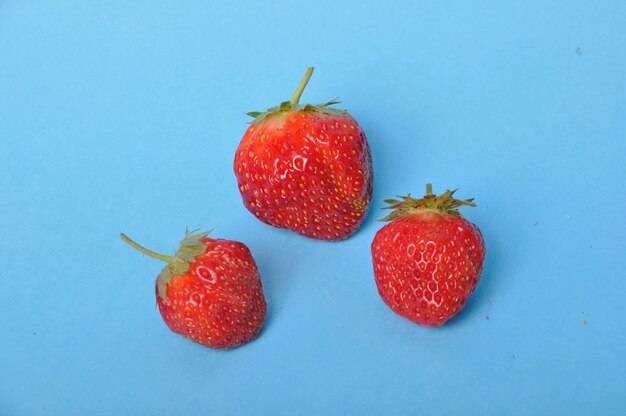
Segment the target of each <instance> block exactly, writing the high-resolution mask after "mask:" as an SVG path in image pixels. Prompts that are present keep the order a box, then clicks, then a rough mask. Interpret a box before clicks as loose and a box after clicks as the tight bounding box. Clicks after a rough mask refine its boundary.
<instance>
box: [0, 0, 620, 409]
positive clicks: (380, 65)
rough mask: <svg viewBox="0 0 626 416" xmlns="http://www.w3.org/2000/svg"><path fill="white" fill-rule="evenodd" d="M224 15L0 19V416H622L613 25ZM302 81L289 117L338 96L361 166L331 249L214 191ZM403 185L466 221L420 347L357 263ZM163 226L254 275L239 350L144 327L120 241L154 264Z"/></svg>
mask: <svg viewBox="0 0 626 416" xmlns="http://www.w3.org/2000/svg"><path fill="white" fill-rule="evenodd" d="M226 3H227V2H223V3H222V4H218V3H215V2H200V1H197V2H192V1H182V2H181V1H162V2H148V1H132V2H128V1H106V2H105V1H102V2H84V1H54V2H36V1H26V0H22V1H17V0H3V1H0V230H1V234H2V236H1V238H0V255H1V257H2V267H1V270H2V272H1V275H0V336H1V341H0V415H2V416H5V415H8V416H13V415H40V414H42V415H43V414H46V415H87V414H92V415H100V414H102V415H112V414H116V415H138V414H154V415H160V414H163V415H178V414H214V415H251V414H264V415H265V414H266V415H286V414H289V415H318V414H365V413H369V414H397V415H405V414H406V415H408V414H420V415H428V414H486V413H491V414H498V413H499V414H570V415H576V414H580V415H582V414H593V413H595V414H603V415H617V414H624V412H626V394H624V393H625V387H624V374H625V373H626V359H625V358H624V346H625V345H626V325H625V324H624V313H625V312H626V308H625V306H624V305H625V303H624V291H625V290H626V283H625V280H624V278H625V277H626V276H625V273H624V270H625V267H626V261H625V257H626V256H625V250H624V243H623V236H624V232H625V231H626V229H625V226H624V219H623V212H624V208H626V192H625V190H624V179H626V168H625V160H624V159H625V157H624V155H625V154H626V77H625V75H624V74H625V72H624V71H625V68H626V34H625V29H624V27H625V26H624V21H626V3H624V2H623V1H604V2H602V1H600V2H589V1H552V2H549V3H550V4H546V2H544V1H508V2H487V1H483V2H476V1H449V2H426V1H411V2H409V1H404V2H394V3H393V4H387V5H383V3H381V2H378V1H354V2H336V1H314V2H289V1H285V2H262V1H255V2H248V3H245V4H244V2H230V3H231V4H226ZM577 50H578V52H577ZM309 65H314V66H315V67H316V72H315V74H314V75H313V78H312V80H311V83H310V84H309V87H308V89H307V91H306V92H305V94H304V97H303V99H304V101H310V102H323V101H325V100H328V99H330V98H333V97H335V96H339V97H340V99H341V101H342V102H343V104H342V107H344V108H348V109H349V110H350V111H351V113H352V114H353V115H354V116H355V117H356V119H357V120H358V121H359V122H360V123H361V125H362V127H363V128H364V130H365V131H366V132H367V134H368V137H369V141H370V145H371V148H372V153H373V157H374V168H375V193H374V199H373V203H372V206H371V211H370V214H369V216H368V218H367V220H366V222H365V223H364V224H363V226H362V228H361V230H360V231H359V232H358V233H357V234H356V235H354V236H353V237H352V238H350V239H349V240H346V241H344V242H340V243H334V244H331V243H324V242H318V241H313V240H308V239H305V238H303V237H300V236H297V235H295V234H293V233H290V232H287V231H284V230H279V229H274V228H271V227H268V226H266V225H264V224H262V223H260V222H258V221H256V220H255V219H254V218H253V216H252V215H250V214H249V213H248V212H247V211H246V210H245V208H244V207H243V204H242V203H241V199H240V196H239V193H238V191H237V186H236V181H235V177H234V175H233V173H232V159H233V155H234V151H235V149H236V147H237V145H238V143H239V140H240V138H241V136H242V135H243V133H244V131H245V129H246V126H247V124H246V122H248V119H247V117H245V115H244V114H245V112H247V111H252V110H264V109H265V108H267V107H269V106H272V105H275V104H277V103H278V102H280V101H281V100H284V99H287V98H289V97H290V96H291V93H292V92H293V90H294V88H295V87H296V85H297V83H298V82H299V80H300V78H301V76H302V74H303V72H304V70H305V68H306V67H307V66H309ZM427 181H431V182H432V183H433V184H434V186H435V190H436V191H442V190H444V189H445V188H446V187H451V188H455V187H459V188H460V191H459V193H458V195H459V196H461V197H466V198H467V197H470V196H475V197H476V201H477V203H478V207H477V208H475V209H466V210H465V214H466V217H467V218H468V219H469V220H470V221H472V222H475V223H476V224H478V225H479V226H480V228H481V229H482V231H483V234H484V236H485V240H486V243H487V250H488V254H487V259H486V264H485V270H484V273H483V279H482V281H481V283H480V285H479V287H478V290H477V291H476V293H475V295H474V296H473V298H472V299H471V300H470V302H469V303H468V305H467V307H466V308H465V309H464V310H463V312H462V313H461V314H460V315H459V316H458V317H456V318H455V319H454V320H452V321H450V322H449V323H448V324H447V325H445V326H444V327H441V328H436V329H430V328H424V327H419V326H417V325H414V324H412V323H410V322H409V321H407V320H404V319H401V318H399V317H398V316H396V315H394V314H393V313H392V312H391V311H390V310H389V309H388V308H387V307H385V306H384V304H383V303H382V301H381V300H380V299H379V297H378V294H377V292H376V289H375V285H374V280H373V276H372V266H371V259H370V254H369V244H370V242H371V240H372V238H373V236H374V234H375V232H376V231H377V230H378V229H379V228H380V227H381V224H380V223H377V222H375V221H374V220H375V218H377V217H380V216H381V215H383V214H382V212H380V211H379V210H378V208H380V207H381V206H382V203H381V200H382V199H383V198H386V197H390V196H394V195H397V194H404V193H407V192H412V193H413V194H414V195H415V194H420V193H421V192H422V190H423V187H424V184H425V183H426V182H427ZM187 225H188V226H189V227H192V228H195V227H202V228H213V227H215V229H216V230H215V232H214V235H215V236H218V237H223V238H230V239H236V240H240V241H243V242H245V243H246V244H247V245H248V246H249V247H250V249H251V250H252V252H253V254H254V256H255V258H256V260H257V263H258V265H259V268H260V271H261V275H262V278H263V282H264V285H265V294H266V297H267V300H268V302H269V315H268V319H267V323H266V326H265V328H264V330H263V332H262V334H261V336H260V337H259V338H258V339H257V340H256V341H254V342H252V343H250V344H248V345H246V346H244V347H241V348H238V349H236V350H233V351H226V352H220V351H213V350H209V349H205V348H203V347H201V346H198V345H196V344H193V343H191V342H189V341H187V340H186V339H184V338H182V337H179V336H177V335H174V334H173V333H171V332H170V331H169V330H168V329H167V328H166V326H165V325H164V324H163V322H162V321H161V318H160V316H159V314H158V311H157V310H156V308H155V300H154V294H153V291H154V288H153V284H154V278H155V276H156V275H157V273H158V271H159V270H160V268H161V265H160V264H158V262H157V261H154V260H152V259H149V258H147V257H144V256H142V255H140V254H139V253H137V252H135V251H133V250H131V249H130V248H129V247H127V246H126V245H124V244H123V243H122V241H121V240H120V239H119V232H120V231H124V232H126V233H128V234H129V235H130V236H132V237H134V238H136V239H137V240H138V241H140V242H142V243H144V244H146V245H147V246H149V247H151V248H153V249H155V250H159V251H164V252H171V251H172V250H173V249H174V248H175V247H176V244H177V243H178V241H179V239H180V238H181V237H182V234H183V233H184V229H185V226H187ZM583 321H586V322H587V324H586V325H585V324H583Z"/></svg>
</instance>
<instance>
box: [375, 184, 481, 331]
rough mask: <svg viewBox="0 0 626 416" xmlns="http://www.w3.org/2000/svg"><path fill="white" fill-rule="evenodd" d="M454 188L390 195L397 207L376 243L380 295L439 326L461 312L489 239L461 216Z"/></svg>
mask: <svg viewBox="0 0 626 416" xmlns="http://www.w3.org/2000/svg"><path fill="white" fill-rule="evenodd" d="M453 194H454V191H446V192H445V193H443V194H441V195H439V196H435V195H433V194H432V187H431V185H430V184H428V185H427V186H426V195H425V196H424V198H422V199H413V198H411V196H410V195H409V196H405V197H401V198H403V200H402V201H398V200H395V199H388V200H386V201H385V202H387V203H388V204H390V206H389V207H387V208H389V209H393V210H394V211H393V212H392V213H391V214H389V215H388V216H387V217H385V218H383V221H391V222H390V223H389V224H387V225H385V226H384V227H383V228H381V229H380V230H378V232H377V233H376V236H375V237H374V241H372V260H373V263H374V276H375V278H376V286H377V287H378V293H379V294H380V297H381V298H382V299H383V301H384V302H385V303H386V304H387V305H388V306H389V307H390V308H391V309H392V310H393V311H394V312H396V313H397V314H398V315H401V316H404V317H405V318H408V319H410V320H411V321H413V322H416V323H418V324H422V325H428V326H438V325H442V324H443V323H445V322H446V321H447V320H448V319H450V318H451V317H453V316H454V315H455V314H456V313H458V312H459V311H460V310H461V309H462V308H463V306H465V302H467V299H468V298H469V297H470V295H471V294H472V293H473V292H474V289H476V286H477V285H478V281H479V280H480V273H481V272H482V269H483V261H484V258H485V243H484V241H483V237H482V235H481V233H480V230H479V229H478V227H477V226H475V225H474V224H472V223H471V222H469V221H467V220H466V219H465V218H463V217H462V216H461V214H460V213H459V212H458V210H457V208H458V207H459V206H461V205H467V206H472V207H474V206H475V205H474V204H473V203H472V201H473V198H472V199H467V200H458V199H454V197H453Z"/></svg>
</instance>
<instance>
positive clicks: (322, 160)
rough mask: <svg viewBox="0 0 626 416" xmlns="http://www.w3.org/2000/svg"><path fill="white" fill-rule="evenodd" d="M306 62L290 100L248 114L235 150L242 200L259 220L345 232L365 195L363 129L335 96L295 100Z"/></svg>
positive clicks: (368, 188)
mask: <svg viewBox="0 0 626 416" xmlns="http://www.w3.org/2000/svg"><path fill="white" fill-rule="evenodd" d="M312 73H313V68H309V69H308V70H307V72H306V74H305V76H304V79H303V80H302V82H301V83H300V85H299V86H298V89H297V90H296V92H295V93H294V95H293V97H292V98H291V100H290V101H285V102H283V103H281V104H280V105H279V106H276V107H273V108H270V109H269V110H267V111H266V112H263V113H260V112H253V113H248V115H250V116H252V117H254V121H253V122H252V124H251V125H250V127H249V128H248V130H247V131H246V133H245V134H244V136H243V139H242V140H241V143H240V144H239V147H238V149H237V152H236V153H235V162H234V170H235V176H236V177H237V182H238V185H239V191H240V192H241V196H242V198H243V203H244V205H245V206H246V208H247V209H248V210H249V211H250V212H252V213H253V214H254V215H255V216H256V217H257V218H258V219H260V220H261V221H263V222H264V223H266V224H270V225H273V226H275V227H278V228H287V229H290V230H293V231H295V232H297V233H300V234H302V235H304V236H306V237H310V238H315V239H319V240H340V239H344V238H347V237H348V236H349V235H350V234H352V233H353V232H354V231H356V229H357V228H358V227H359V225H360V224H361V221H363V218H364V217H365V213H366V212H367V208H368V205H369V202H370V199H371V197H372V186H373V184H372V182H373V178H372V157H371V153H370V149H369V145H368V143H367V138H366V137H365V133H364V132H363V130H362V129H361V127H359V125H358V124H357V122H356V120H354V118H352V116H351V115H350V114H349V113H348V112H347V111H343V110H337V109H334V108H330V106H331V105H333V104H337V103H338V102H337V101H335V100H331V101H329V102H327V103H325V104H319V105H311V104H305V105H300V104H298V102H299V100H300V96H301V95H302V91H304V88H305V87H306V84H307V83H308V81H309V78H310V77H311V74H312Z"/></svg>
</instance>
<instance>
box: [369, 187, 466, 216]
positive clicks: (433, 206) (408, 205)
mask: <svg viewBox="0 0 626 416" xmlns="http://www.w3.org/2000/svg"><path fill="white" fill-rule="evenodd" d="M456 191H457V190H456V189H455V190H453V191H450V190H447V191H446V192H444V193H442V194H441V195H434V194H433V186H432V185H431V184H427V185H426V195H424V197H423V198H421V199H415V198H411V195H410V194H409V195H406V196H399V197H398V198H401V200H397V199H385V202H386V203H387V204H389V206H387V207H384V208H383V209H392V210H393V211H392V212H391V213H390V214H389V215H387V216H386V217H385V218H382V219H380V220H379V221H393V220H395V219H396V218H400V217H404V216H407V215H411V214H417V213H418V212H424V211H430V212H437V213H440V214H446V215H452V216H454V217H461V216H462V215H461V213H460V212H459V210H458V208H459V207H460V206H468V207H475V206H476V204H474V202H473V201H474V198H470V199H455V198H454V193H455V192H456Z"/></svg>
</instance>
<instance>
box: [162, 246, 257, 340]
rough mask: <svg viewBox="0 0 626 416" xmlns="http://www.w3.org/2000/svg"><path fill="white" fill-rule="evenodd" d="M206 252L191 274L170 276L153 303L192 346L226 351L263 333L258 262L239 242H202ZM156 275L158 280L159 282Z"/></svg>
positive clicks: (197, 259) (165, 319) (173, 328)
mask: <svg viewBox="0 0 626 416" xmlns="http://www.w3.org/2000/svg"><path fill="white" fill-rule="evenodd" d="M200 241H201V242H202V243H203V244H204V245H206V247H207V250H206V252H205V253H204V254H202V255H200V256H197V257H196V261H195V262H192V263H190V267H189V271H188V272H187V273H185V274H183V275H174V276H172V279H171V280H170V283H169V284H168V285H167V291H166V297H165V298H162V297H161V296H159V291H158V288H157V289H156V295H157V303H158V305H159V311H160V312H161V316H162V317H163V320H164V321H165V323H166V324H167V326H169V328H170V329H171V330H172V331H174V332H176V333H178V334H180V335H182V336H184V337H186V338H189V339H191V340H192V341H194V342H197V343H199V344H202V345H205V346H207V347H211V348H217V349H227V348H233V347H236V346H238V345H241V344H244V343H246V342H249V341H251V340H253V339H254V338H255V337H256V336H257V335H258V334H259V332H260V331H261V327H262V326H263V321H264V319H265V312H266V310H267V304H266V303H265V298H264V296H263V287H262V284H261V279H260V276H259V272H258V270H257V267H256V263H255V262H254V259H253V258H252V254H251V253H250V250H249V249H248V247H246V246H245V245H244V244H242V243H239V242H237V241H229V240H222V239H210V238H205V239H202V240H200ZM159 278H160V277H157V282H158V279H159Z"/></svg>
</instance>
